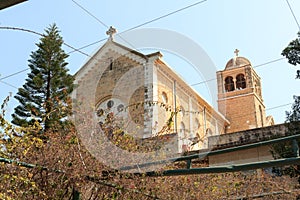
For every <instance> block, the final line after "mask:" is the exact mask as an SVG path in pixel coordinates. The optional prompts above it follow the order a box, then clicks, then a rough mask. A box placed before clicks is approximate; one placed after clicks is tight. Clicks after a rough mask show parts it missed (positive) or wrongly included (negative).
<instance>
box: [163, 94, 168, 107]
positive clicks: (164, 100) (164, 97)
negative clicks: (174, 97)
mask: <svg viewBox="0 0 300 200" xmlns="http://www.w3.org/2000/svg"><path fill="white" fill-rule="evenodd" d="M161 98H162V102H163V103H164V104H167V103H168V96H167V94H166V93H165V92H162V94H161Z"/></svg>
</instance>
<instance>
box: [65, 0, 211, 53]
mask: <svg viewBox="0 0 300 200" xmlns="http://www.w3.org/2000/svg"><path fill="white" fill-rule="evenodd" d="M72 1H74V0H72ZM206 1H208V0H202V1H198V2H196V3H193V4H191V5H188V6H185V7H183V8H180V9H177V10H175V11H172V12H170V13H167V14H165V15H162V16H159V17H156V18H154V19H152V20H149V21H146V22H144V23H141V24H139V25H136V26H134V27H131V28H129V29H126V30H125V31H122V32H120V33H118V34H116V35H118V36H120V35H121V34H123V33H126V32H128V31H131V30H134V29H137V28H140V27H142V26H145V25H147V24H150V23H152V22H155V21H158V20H160V19H163V18H165V17H168V16H170V15H173V14H176V13H178V12H180V11H183V10H186V9H188V8H191V7H194V6H196V5H199V4H202V3H204V2H206ZM105 39H107V38H104V39H101V40H99V41H95V42H93V43H90V44H87V45H85V46H83V47H80V48H78V49H79V50H81V49H84V48H87V47H90V46H92V45H94V44H98V43H100V42H102V41H104V40H105ZM69 53H74V51H72V52H69Z"/></svg>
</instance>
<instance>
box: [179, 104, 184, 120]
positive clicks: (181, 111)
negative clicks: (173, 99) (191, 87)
mask: <svg viewBox="0 0 300 200" xmlns="http://www.w3.org/2000/svg"><path fill="white" fill-rule="evenodd" d="M179 113H180V115H181V117H184V115H185V110H184V108H183V107H182V106H180V112H179Z"/></svg>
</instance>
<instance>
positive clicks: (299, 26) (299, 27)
mask: <svg viewBox="0 0 300 200" xmlns="http://www.w3.org/2000/svg"><path fill="white" fill-rule="evenodd" d="M286 3H287V4H288V6H289V8H290V11H291V13H292V15H293V17H294V20H295V22H296V24H297V26H298V29H299V31H300V25H299V23H298V20H297V18H296V16H295V14H294V12H293V9H292V7H291V5H290V3H289V1H288V0H286Z"/></svg>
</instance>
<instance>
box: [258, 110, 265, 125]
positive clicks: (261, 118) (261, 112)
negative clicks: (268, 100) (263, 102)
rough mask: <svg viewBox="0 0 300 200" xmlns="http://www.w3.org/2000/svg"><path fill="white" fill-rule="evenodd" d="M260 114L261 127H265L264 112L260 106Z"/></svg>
mask: <svg viewBox="0 0 300 200" xmlns="http://www.w3.org/2000/svg"><path fill="white" fill-rule="evenodd" d="M259 114H260V121H261V126H262V127H263V126H264V117H263V111H262V108H261V106H259Z"/></svg>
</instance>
